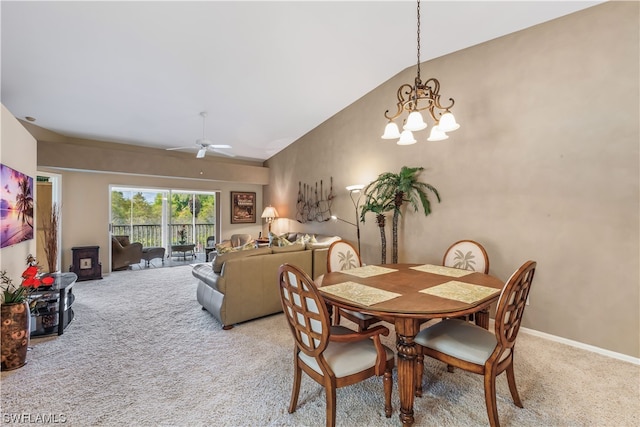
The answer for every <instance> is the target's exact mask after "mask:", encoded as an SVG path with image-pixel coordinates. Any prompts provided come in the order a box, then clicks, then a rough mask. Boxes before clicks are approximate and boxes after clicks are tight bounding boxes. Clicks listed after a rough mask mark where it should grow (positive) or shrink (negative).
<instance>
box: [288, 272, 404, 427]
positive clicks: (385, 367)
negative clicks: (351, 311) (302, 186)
mask: <svg viewBox="0 0 640 427" xmlns="http://www.w3.org/2000/svg"><path fill="white" fill-rule="evenodd" d="M278 277H279V280H278V282H279V284H280V286H279V288H280V299H281V301H282V308H283V310H284V313H285V315H286V318H287V321H288V323H289V327H290V329H291V333H292V334H293V337H294V340H295V348H294V360H293V372H294V374H293V390H292V392H291V403H290V404H289V413H293V412H295V410H296V406H297V404H298V394H299V392H300V382H301V376H302V371H304V372H306V373H307V375H309V377H311V378H312V379H313V380H315V381H316V382H317V383H318V384H320V385H322V386H323V387H324V389H325V394H326V401H327V403H326V404H327V415H326V425H327V426H335V423H336V389H337V388H340V387H344V386H348V385H351V384H355V383H357V382H360V381H362V380H365V379H367V378H369V377H372V376H374V375H377V376H381V375H383V376H384V379H383V384H384V401H385V403H384V410H385V415H386V417H387V418H389V417H390V416H391V390H392V388H393V380H392V370H393V366H394V354H393V351H392V350H391V349H390V348H388V347H386V346H384V345H383V344H382V342H381V341H380V335H385V336H386V335H388V334H389V329H387V328H385V327H384V326H376V327H375V328H372V329H369V330H367V331H364V332H355V331H352V330H351V329H348V328H345V327H343V326H331V322H330V320H331V319H330V317H329V312H328V311H327V306H326V304H325V301H324V299H323V298H322V296H321V295H320V293H319V292H318V289H317V288H316V286H315V284H314V283H313V280H312V279H311V278H310V277H309V276H308V275H307V274H306V273H305V272H304V271H302V270H301V269H299V268H298V267H296V266H293V265H290V264H283V265H281V266H280V268H279V269H278Z"/></svg>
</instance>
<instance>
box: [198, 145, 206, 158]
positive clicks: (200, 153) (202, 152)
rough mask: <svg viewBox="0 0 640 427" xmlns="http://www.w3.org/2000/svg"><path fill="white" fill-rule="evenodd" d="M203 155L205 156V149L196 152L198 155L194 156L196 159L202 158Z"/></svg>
mask: <svg viewBox="0 0 640 427" xmlns="http://www.w3.org/2000/svg"><path fill="white" fill-rule="evenodd" d="M205 154H207V147H202V148H201V149H200V150H198V154H196V159H201V158H203V157H204V155H205Z"/></svg>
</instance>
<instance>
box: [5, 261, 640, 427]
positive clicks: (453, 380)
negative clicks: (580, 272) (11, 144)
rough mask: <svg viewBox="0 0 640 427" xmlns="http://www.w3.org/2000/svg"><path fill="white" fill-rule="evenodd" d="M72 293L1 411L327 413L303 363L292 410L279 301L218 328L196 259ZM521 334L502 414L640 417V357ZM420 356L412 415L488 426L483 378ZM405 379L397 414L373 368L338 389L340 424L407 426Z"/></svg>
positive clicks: (150, 421) (97, 418)
mask: <svg viewBox="0 0 640 427" xmlns="http://www.w3.org/2000/svg"><path fill="white" fill-rule="evenodd" d="M74 293H75V294H76V301H75V303H74V305H73V308H74V311H75V314H76V317H75V319H74V320H73V322H72V323H71V324H70V325H69V327H68V328H67V329H66V330H65V333H64V335H62V336H59V337H58V336H55V337H48V338H39V339H34V340H32V342H31V344H32V349H31V351H30V352H29V355H28V363H27V365H25V366H24V367H22V368H20V369H18V370H15V371H8V372H2V374H1V391H0V393H1V396H2V407H1V411H2V423H3V424H8V423H9V422H11V420H14V421H15V420H16V417H20V416H21V417H22V421H23V422H25V420H30V421H31V422H33V421H34V420H36V421H37V420H44V419H46V418H47V417H53V418H51V419H54V420H55V419H57V420H58V421H60V420H64V421H65V425H69V426H91V425H104V426H111V425H113V426H116V425H117V426H122V425H130V426H208V425H216V426H323V425H324V424H325V395H324V391H323V389H322V387H320V386H319V385H317V384H316V383H315V382H313V381H312V380H310V379H309V378H308V377H305V376H304V375H303V382H302V387H301V393H300V399H299V402H298V409H297V411H296V412H295V413H293V414H289V413H288V412H287V407H288V404H289V398H290V392H291V385H292V345H293V340H292V337H291V334H290V331H289V329H288V326H287V325H286V321H285V319H284V317H283V315H282V314H278V315H274V316H269V317H266V318H262V319H258V320H255V321H252V322H247V323H244V324H241V325H238V326H236V327H235V328H233V329H231V330H228V331H224V330H222V328H221V326H220V324H218V323H217V321H216V320H214V319H213V317H212V316H211V315H210V314H209V313H207V312H206V311H203V310H201V308H200V305H199V304H198V303H197V301H196V297H195V296H196V283H195V281H194V279H193V277H192V275H191V267H189V266H184V267H175V268H158V269H146V270H140V271H126V272H115V273H113V274H111V275H109V276H107V277H105V278H104V279H102V280H95V281H87V282H80V283H77V284H76V285H75V287H74ZM525 315H526V314H525ZM391 329H392V328H391ZM394 340H395V337H394V335H393V333H392V334H390V337H388V338H387V344H388V345H390V346H391V347H392V348H393V341H394ZM518 340H519V342H518V345H517V348H516V350H517V352H516V361H515V370H516V380H517V383H518V389H519V392H520V396H521V398H522V401H523V403H524V408H523V409H520V408H517V407H516V406H515V405H514V404H513V402H512V400H511V397H510V394H509V391H508V387H507V382H506V378H505V377H504V375H501V376H500V377H499V378H498V385H497V389H498V393H497V394H498V412H499V414H500V421H501V423H502V425H503V426H508V425H513V426H638V425H640V407H639V405H640V403H639V402H640V400H639V398H640V389H639V387H640V385H639V379H640V368H639V367H638V366H636V365H633V364H630V363H627V362H623V361H619V360H615V359H610V358H607V357H605V356H601V355H598V354H594V353H590V352H587V351H584V350H579V349H576V348H573V347H569V346H566V345H563V344H558V343H554V342H550V341H548V340H545V339H542V338H538V337H533V336H531V335H526V334H520V336H519V338H518ZM427 359H428V358H427ZM425 361H426V367H425V375H424V381H425V386H424V397H422V398H418V399H416V402H415V407H414V410H415V419H416V425H418V426H475V425H478V426H484V425H488V420H487V415H486V410H485V404H484V397H483V388H482V377H481V376H479V375H474V374H469V373H465V372H463V371H460V370H456V372H454V373H448V372H447V371H446V367H445V366H444V365H443V364H441V363H439V362H436V361H433V360H428V361H427V360H425ZM396 380H397V377H396V375H394V391H393V407H394V412H393V415H392V417H391V418H389V419H387V418H385V417H384V408H383V406H384V404H383V391H382V381H381V379H380V378H371V379H369V380H366V381H364V382H362V383H360V384H357V385H353V386H350V387H345V388H342V389H339V390H338V393H337V424H338V425H340V426H399V425H400V421H399V418H398V407H399V397H398V392H397V383H396ZM55 417H57V418H55Z"/></svg>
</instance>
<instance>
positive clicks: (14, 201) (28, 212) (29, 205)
mask: <svg viewBox="0 0 640 427" xmlns="http://www.w3.org/2000/svg"><path fill="white" fill-rule="evenodd" d="M30 239H33V178H31V177H30V176H28V175H25V174H23V173H22V172H19V171H17V170H15V169H12V168H10V167H9V166H7V165H4V164H0V248H4V247H7V246H12V245H15V244H17V243H20V242H23V241H25V240H30Z"/></svg>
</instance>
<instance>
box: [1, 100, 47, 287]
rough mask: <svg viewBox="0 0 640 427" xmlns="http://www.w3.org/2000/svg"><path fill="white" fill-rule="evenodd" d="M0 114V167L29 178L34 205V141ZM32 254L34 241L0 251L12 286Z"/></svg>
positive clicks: (4, 113) (9, 116)
mask: <svg viewBox="0 0 640 427" xmlns="http://www.w3.org/2000/svg"><path fill="white" fill-rule="evenodd" d="M1 108H2V110H1V112H0V116H1V120H2V128H1V129H0V131H1V132H0V163H3V164H5V165H7V166H9V167H11V168H13V169H15V170H18V171H20V172H22V173H24V174H27V175H29V176H30V177H32V178H33V182H34V184H33V191H34V193H35V194H34V200H35V202H36V204H37V201H38V199H37V192H36V184H35V181H36V140H35V138H33V137H32V136H31V135H30V134H29V132H27V131H26V130H25V128H24V127H23V126H22V125H21V124H20V122H18V121H17V120H16V119H15V118H14V117H13V115H12V114H11V112H10V111H9V110H7V108H6V107H5V106H4V105H2V107H1ZM34 216H35V217H34V223H37V222H36V221H37V214H36V213H35V212H34ZM29 254H33V255H35V254H36V239H35V232H34V238H33V239H31V240H27V241H25V242H20V243H18V244H15V245H13V246H7V247H5V248H2V249H0V270H6V271H7V274H8V275H9V277H11V278H12V279H13V283H14V284H17V285H19V284H20V275H21V274H22V272H23V271H24V269H25V267H26V263H25V261H26V259H27V255H29ZM39 261H40V264H41V265H43V266H46V265H47V260H46V259H41V260H39Z"/></svg>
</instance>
